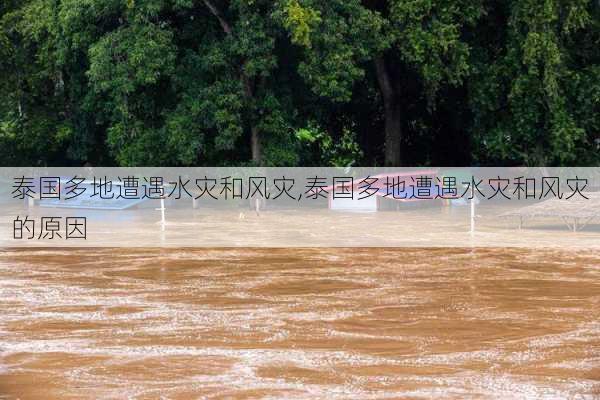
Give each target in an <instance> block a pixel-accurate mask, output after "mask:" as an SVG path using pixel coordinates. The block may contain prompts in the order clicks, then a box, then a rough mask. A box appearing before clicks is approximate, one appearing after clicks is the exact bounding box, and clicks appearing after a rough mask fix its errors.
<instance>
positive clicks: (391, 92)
mask: <svg viewBox="0 0 600 400" xmlns="http://www.w3.org/2000/svg"><path fill="white" fill-rule="evenodd" d="M375 71H376V73H377V81H378V82H379V90H380V91H381V97H382V98H383V108H384V113H385V166H386V167H400V166H401V165H402V105H401V103H400V95H399V93H398V91H397V90H396V89H395V88H394V85H393V83H392V78H391V76H390V73H389V71H388V68H387V66H386V64H385V60H384V59H383V56H379V57H377V58H376V59H375Z"/></svg>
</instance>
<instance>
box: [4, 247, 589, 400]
mask: <svg viewBox="0 0 600 400" xmlns="http://www.w3.org/2000/svg"><path fill="white" fill-rule="evenodd" d="M258 398H261V399H262V398H278V399H279V398H283V399H421V398H425V399H433V398H435V399H438V398H439V399H600V253H599V252H598V250H587V251H586V250H572V251H569V250H543V249H506V248H503V249H501V248H484V249H476V250H473V249H466V248H455V249H450V248H440V249H417V248H406V249H377V248H373V249H341V248H337V249H334V248H330V249H326V248H323V249H260V250H243V249H231V250H227V249H204V250H199V249H198V250H194V249H181V250H180V249H163V250H160V249H152V250H145V249H134V250H132V249H71V250H41V249H27V250H0V399H2V400H5V399H21V400H25V399H44V400H51V399H258Z"/></svg>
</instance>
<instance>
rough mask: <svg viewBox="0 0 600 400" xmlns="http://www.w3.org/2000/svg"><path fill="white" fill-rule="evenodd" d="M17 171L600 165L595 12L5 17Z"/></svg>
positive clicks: (499, 6)
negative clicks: (33, 168)
mask: <svg viewBox="0 0 600 400" xmlns="http://www.w3.org/2000/svg"><path fill="white" fill-rule="evenodd" d="M0 90H1V93H2V96H1V97H0V157H1V160H2V161H1V165H3V166H24V165H30V166H74V165H77V166H79V165H85V164H87V165H102V166H113V165H121V166H208V165H210V166H234V165H235V166H242V165H263V166H317V165H322V166H347V165H362V166H383V165H385V166H409V165H413V166H417V165H418V166H425V165H437V166H465V165H482V166H483V165H496V166H498V165H529V166H533V165H538V166H539V165H546V166H558V165H567V166H568V165H573V166H575V165H577V166H598V165H600V1H598V0H498V1H496V0H327V1H323V0H229V1H226V0H2V2H1V3H0Z"/></svg>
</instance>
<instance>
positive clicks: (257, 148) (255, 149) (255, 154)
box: [250, 126, 262, 165]
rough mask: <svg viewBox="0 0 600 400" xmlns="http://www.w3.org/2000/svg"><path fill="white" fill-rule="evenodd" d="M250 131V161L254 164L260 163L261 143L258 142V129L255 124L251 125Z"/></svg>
mask: <svg viewBox="0 0 600 400" xmlns="http://www.w3.org/2000/svg"><path fill="white" fill-rule="evenodd" d="M250 131H251V134H252V136H251V138H250V144H251V148H252V161H253V162H254V164H256V165H261V163H262V147H261V143H260V131H259V130H258V128H257V127H256V126H252V127H251V128H250Z"/></svg>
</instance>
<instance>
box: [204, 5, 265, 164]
mask: <svg viewBox="0 0 600 400" xmlns="http://www.w3.org/2000/svg"><path fill="white" fill-rule="evenodd" d="M204 4H205V5H206V7H208V9H209V10H210V12H211V13H212V14H213V15H214V16H215V17H216V18H217V20H218V21H219V24H220V25H221V28H222V29H223V32H225V34H226V35H227V36H231V35H232V34H233V30H232V28H231V26H230V25H229V23H228V22H227V20H226V19H225V17H224V16H223V15H222V14H221V12H220V11H219V9H218V8H217V7H216V6H215V5H214V4H213V3H212V2H211V0H204ZM245 64H246V62H245V61H244V62H243V63H242V65H241V67H240V72H239V77H240V81H241V82H242V86H243V87H244V95H245V96H246V99H247V100H248V101H249V102H250V103H253V102H254V86H255V85H254V82H252V80H251V79H250V78H249V77H248V75H246V73H245V72H244V66H245ZM250 148H251V152H252V161H253V162H254V164H256V165H261V163H262V146H261V132H260V130H259V129H258V127H257V126H256V124H255V123H254V122H250Z"/></svg>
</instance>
